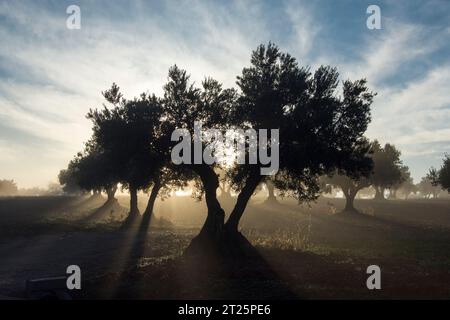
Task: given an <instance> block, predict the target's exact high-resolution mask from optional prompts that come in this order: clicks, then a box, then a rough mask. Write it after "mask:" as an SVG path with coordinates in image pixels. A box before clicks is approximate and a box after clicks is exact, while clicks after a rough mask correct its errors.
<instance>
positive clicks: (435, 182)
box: [427, 167, 441, 199]
mask: <svg viewBox="0 0 450 320" xmlns="http://www.w3.org/2000/svg"><path fill="white" fill-rule="evenodd" d="M439 175H440V173H439V171H438V170H437V169H436V168H434V167H431V168H430V170H428V173H427V179H428V180H429V181H430V183H431V185H432V186H433V198H434V199H436V198H437V197H438V195H439V191H440V189H441V182H440V180H439Z"/></svg>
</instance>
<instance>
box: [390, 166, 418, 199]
mask: <svg viewBox="0 0 450 320" xmlns="http://www.w3.org/2000/svg"><path fill="white" fill-rule="evenodd" d="M400 174H401V178H400V179H399V180H398V181H397V182H396V183H394V184H393V185H392V186H391V187H390V188H389V198H390V199H397V191H398V190H399V189H403V191H406V189H413V187H412V186H413V184H412V178H411V173H410V172H409V168H408V166H405V165H401V166H400ZM410 192H411V191H410Z"/></svg>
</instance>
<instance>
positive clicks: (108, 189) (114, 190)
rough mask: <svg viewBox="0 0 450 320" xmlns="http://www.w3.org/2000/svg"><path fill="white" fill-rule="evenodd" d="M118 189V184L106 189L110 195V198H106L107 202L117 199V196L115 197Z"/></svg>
mask: <svg viewBox="0 0 450 320" xmlns="http://www.w3.org/2000/svg"><path fill="white" fill-rule="evenodd" d="M116 191H117V185H114V186H112V187H111V188H107V189H106V195H107V196H108V200H106V201H107V202H112V201H114V200H116V198H114V195H115V194H116Z"/></svg>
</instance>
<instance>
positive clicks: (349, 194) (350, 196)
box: [342, 188, 358, 213]
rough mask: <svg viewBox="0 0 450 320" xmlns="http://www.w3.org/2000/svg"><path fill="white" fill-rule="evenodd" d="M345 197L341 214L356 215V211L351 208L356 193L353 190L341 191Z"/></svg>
mask: <svg viewBox="0 0 450 320" xmlns="http://www.w3.org/2000/svg"><path fill="white" fill-rule="evenodd" d="M342 190H343V192H344V196H345V208H344V211H343V212H346V213H357V212H358V211H357V210H356V209H355V207H354V206H353V203H354V200H355V197H356V194H357V193H358V191H357V190H356V189H354V188H348V189H347V190H345V189H342Z"/></svg>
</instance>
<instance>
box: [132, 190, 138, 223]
mask: <svg viewBox="0 0 450 320" xmlns="http://www.w3.org/2000/svg"><path fill="white" fill-rule="evenodd" d="M138 214H139V208H138V196H137V188H136V187H135V186H130V215H133V216H135V215H138Z"/></svg>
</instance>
